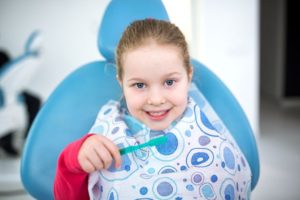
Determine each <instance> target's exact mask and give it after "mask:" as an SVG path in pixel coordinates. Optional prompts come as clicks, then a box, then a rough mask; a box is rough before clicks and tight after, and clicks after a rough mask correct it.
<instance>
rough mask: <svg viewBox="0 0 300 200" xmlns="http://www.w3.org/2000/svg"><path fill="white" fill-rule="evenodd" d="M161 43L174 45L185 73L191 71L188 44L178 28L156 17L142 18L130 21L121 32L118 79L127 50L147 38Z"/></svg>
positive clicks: (138, 45) (118, 48)
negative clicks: (177, 48) (179, 51)
mask: <svg viewBox="0 0 300 200" xmlns="http://www.w3.org/2000/svg"><path fill="white" fill-rule="evenodd" d="M151 39H152V40H154V41H155V42H156V43H157V44H161V45H175V46H177V47H179V49H180V50H181V53H182V57H183V62H184V66H185V68H186V70H187V73H188V74H189V72H191V70H192V69H191V63H190V55H189V52H188V45H187V42H186V40H185V37H184V35H183V33H182V32H181V31H180V29H179V28H178V27H177V26H176V25H174V24H172V23H170V22H167V21H163V20H157V19H144V20H138V21H134V22H133V23H131V24H130V25H129V26H128V27H127V28H126V30H125V32H124V33H123V35H122V37H121V39H120V41H119V44H118V46H117V51H116V64H117V73H118V77H119V79H120V80H122V76H123V65H122V64H123V60H122V58H123V55H124V53H126V52H127V51H128V50H132V49H134V48H137V47H140V46H142V45H143V44H145V43H146V42H147V41H149V40H151Z"/></svg>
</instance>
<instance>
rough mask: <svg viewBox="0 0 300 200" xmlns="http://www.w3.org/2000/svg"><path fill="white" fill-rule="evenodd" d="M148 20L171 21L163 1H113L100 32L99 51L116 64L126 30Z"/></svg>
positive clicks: (107, 10)
mask: <svg viewBox="0 0 300 200" xmlns="http://www.w3.org/2000/svg"><path fill="white" fill-rule="evenodd" d="M146 18H154V19H161V20H166V21H169V17H168V14H167V11H166V9H165V7H164V5H163V3H162V2H161V0H151V1H150V0H112V1H111V2H110V3H109V4H108V6H107V8H106V10H105V13H104V15H103V18H102V22H101V25H100V28H99V32H98V49H99V51H100V53H101V54H102V55H103V56H104V57H105V58H106V60H107V61H108V62H113V63H114V62H115V49H116V47H117V45H118V42H119V40H120V38H121V35H122V33H123V32H124V30H125V28H126V27H127V26H128V25H129V24H130V23H131V22H133V21H135V20H139V19H146Z"/></svg>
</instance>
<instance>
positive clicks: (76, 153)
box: [54, 134, 121, 200]
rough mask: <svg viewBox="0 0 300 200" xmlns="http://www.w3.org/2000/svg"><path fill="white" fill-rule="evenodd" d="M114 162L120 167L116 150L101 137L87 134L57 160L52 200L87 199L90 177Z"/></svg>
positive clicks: (107, 140)
mask: <svg viewBox="0 0 300 200" xmlns="http://www.w3.org/2000/svg"><path fill="white" fill-rule="evenodd" d="M113 160H115V166H116V167H119V166H120V165H121V156H120V153H119V149H118V147H117V146H116V145H115V144H114V143H113V142H112V141H110V140H109V139H107V138H106V137H104V136H101V135H95V134H88V135H86V136H85V137H83V138H81V139H79V140H77V141H75V142H73V143H71V144H69V145H68V146H67V147H66V148H65V149H64V151H63V152H62V153H61V155H60V157H59V160H58V166H57V171H56V176H55V181H54V196H55V199H58V200H60V199H89V194H88V177H89V176H88V175H89V173H91V172H94V171H97V170H102V169H107V168H108V167H109V166H110V165H111V164H112V161H113Z"/></svg>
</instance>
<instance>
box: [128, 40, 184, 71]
mask: <svg viewBox="0 0 300 200" xmlns="http://www.w3.org/2000/svg"><path fill="white" fill-rule="evenodd" d="M123 56H124V57H123V71H124V72H126V71H128V72H129V71H130V72H134V71H136V72H137V71H143V70H145V69H148V70H150V71H154V70H158V69H159V70H182V68H183V69H184V61H183V56H182V55H181V51H180V48H179V47H177V46H175V45H169V44H168V45H161V44H157V43H155V42H151V43H145V44H143V45H141V46H139V47H136V48H134V49H131V50H128V51H127V52H126V53H125V54H124V55H123ZM178 68H179V69H178Z"/></svg>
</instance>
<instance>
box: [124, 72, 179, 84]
mask: <svg viewBox="0 0 300 200" xmlns="http://www.w3.org/2000/svg"><path fill="white" fill-rule="evenodd" d="M181 75H182V73H180V72H171V73H167V74H165V75H164V76H163V77H164V78H167V77H170V76H181ZM139 81H141V82H143V81H144V79H143V78H140V77H133V78H130V79H128V80H127V81H126V82H139Z"/></svg>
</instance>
